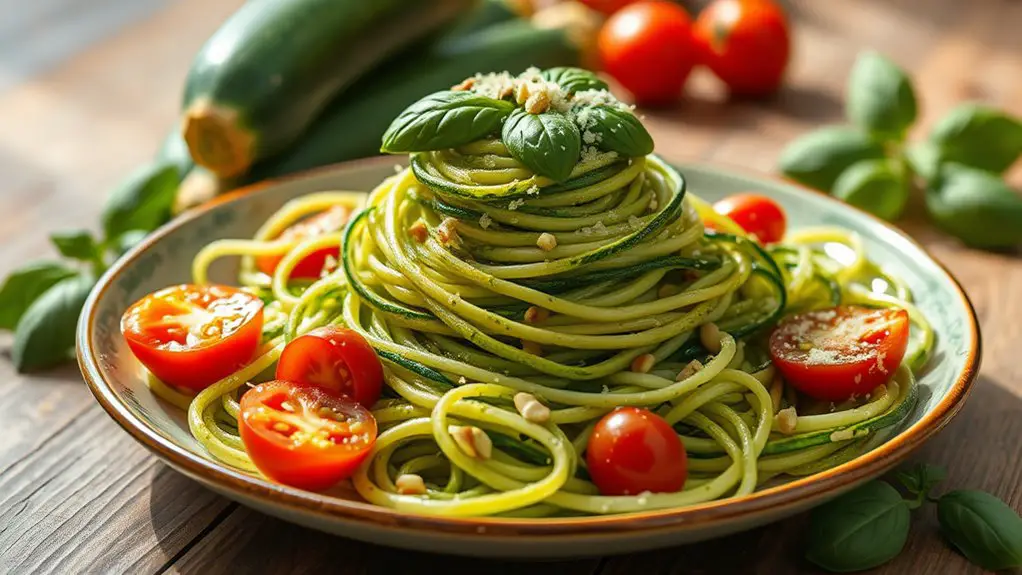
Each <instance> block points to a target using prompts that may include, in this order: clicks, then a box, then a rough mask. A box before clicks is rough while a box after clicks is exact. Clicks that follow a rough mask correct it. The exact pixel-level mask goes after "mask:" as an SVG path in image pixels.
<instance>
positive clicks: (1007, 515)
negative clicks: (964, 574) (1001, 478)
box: [937, 489, 1022, 571]
mask: <svg viewBox="0 0 1022 575" xmlns="http://www.w3.org/2000/svg"><path fill="white" fill-rule="evenodd" d="M937 520H938V521H940V530H941V532H942V533H943V534H944V536H945V537H947V539H948V541H950V542H951V544H952V545H954V546H955V547H956V548H957V549H958V550H959V551H961V552H962V555H965V557H966V558H967V559H968V560H969V561H972V562H973V563H975V564H977V565H979V566H980V567H983V568H984V569H989V570H991V571H999V570H1001V569H1012V568H1015V567H1020V566H1022V517H1019V515H1018V513H1017V512H1015V510H1014V509H1012V508H1011V507H1008V505H1006V504H1005V503H1004V502H1003V501H1001V500H1000V499H998V498H996V497H994V496H993V495H990V494H989V493H985V492H983V491H975V490H971V489H960V490H956V491H951V492H949V493H946V494H944V496H943V497H941V498H940V500H939V501H938V502H937Z"/></svg>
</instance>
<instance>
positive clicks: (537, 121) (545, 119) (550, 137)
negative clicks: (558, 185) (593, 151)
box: [501, 108, 582, 182]
mask: <svg viewBox="0 0 1022 575" xmlns="http://www.w3.org/2000/svg"><path fill="white" fill-rule="evenodd" d="M501 137H502V139H503V140H504V145H505V146H507V151H508V152H509V153H510V154H511V156H512V157H513V158H515V159H516V160H518V161H519V162H521V163H523V164H525V165H526V166H527V167H528V168H529V169H530V170H532V171H533V172H535V173H537V174H539V175H541V176H546V177H548V178H550V179H551V180H554V181H555V182H563V181H564V180H567V179H568V177H569V176H571V171H572V169H574V167H575V164H576V163H578V158H579V154H581V152H582V136H581V135H580V134H579V131H578V127H577V126H575V123H574V122H572V121H571V120H569V119H568V117H567V116H565V115H564V114H560V113H558V112H544V113H542V114H530V113H528V112H526V111H525V110H523V109H521V108H518V109H516V110H515V111H514V112H512V113H511V116H510V117H508V119H507V121H506V122H504V131H503V134H502V136H501Z"/></svg>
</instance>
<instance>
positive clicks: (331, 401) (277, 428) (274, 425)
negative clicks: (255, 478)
mask: <svg viewBox="0 0 1022 575" xmlns="http://www.w3.org/2000/svg"><path fill="white" fill-rule="evenodd" d="M238 432H239V434H240V435H241V441H242V443H244V444H245V452H246V453H248V456H249V457H251V458H252V463H254V464H255V466H256V467H257V468H258V469H259V471H261V472H262V473H263V475H265V476H266V477H269V478H270V479H272V480H274V481H277V482H279V483H284V484H286V485H290V486H292V487H298V488H300V489H308V490H310V491H320V490H323V489H326V488H328V487H330V486H331V485H333V484H335V483H337V482H338V481H340V480H342V479H347V478H348V477H351V474H352V473H353V472H354V471H355V469H356V468H357V467H358V466H359V464H360V463H362V461H363V460H364V459H365V458H366V456H368V455H369V452H370V451H371V450H372V447H373V444H375V443H376V420H375V419H374V418H373V414H371V413H369V411H368V410H367V409H366V408H364V407H362V406H361V405H359V404H357V403H355V402H354V401H352V400H351V399H348V398H347V397H344V396H342V395H338V394H336V393H334V392H332V391H329V390H327V389H323V388H321V387H316V386H314V385H304V384H300V383H294V382H289V381H271V382H268V383H262V384H259V385H257V386H255V387H253V388H252V389H250V390H249V391H248V392H246V393H245V395H243V396H242V397H241V412H240V414H239V417H238Z"/></svg>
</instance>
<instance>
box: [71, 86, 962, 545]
mask: <svg viewBox="0 0 1022 575" xmlns="http://www.w3.org/2000/svg"><path fill="white" fill-rule="evenodd" d="M381 150H382V151H383V152H384V153H387V154H390V155H391V156H389V157H385V158H380V159H372V160H365V161H358V162H353V163H348V164H341V165H337V166H335V167H329V168H325V169H320V170H317V171H313V172H310V173H306V174H301V175H298V176H294V177H290V178H285V179H282V180H277V181H270V182H265V183H262V184H259V185H258V186H256V187H254V188H252V189H246V190H240V191H238V192H235V193H232V194H231V195H229V196H226V197H225V198H224V199H223V200H221V201H217V202H214V203H213V204H211V205H208V206H205V207H203V208H199V209H196V210H193V211H191V212H188V213H186V214H185V215H183V216H182V217H180V218H178V219H177V220H175V221H174V222H172V223H171V224H169V225H168V226H166V227H164V228H163V229H161V230H159V231H157V232H156V233H155V234H153V235H152V236H150V237H149V238H148V239H147V240H145V241H144V242H142V244H141V245H139V246H138V247H136V248H135V249H134V250H132V251H131V252H130V253H128V254H127V255H126V256H125V257H123V258H122V259H121V260H120V261H119V262H117V263H116V264H115V265H114V266H113V267H112V268H111V270H110V271H109V272H108V273H107V274H106V275H105V276H104V277H103V278H102V279H101V281H100V282H99V285H98V286H97V288H96V289H95V290H94V292H93V293H92V295H91V296H90V298H89V300H88V302H87V303H86V306H85V309H84V311H83V315H82V321H81V322H80V324H79V334H78V352H79V363H80V365H81V367H82V371H83V374H84V375H85V378H86V381H87V382H88V383H89V385H90V387H91V388H92V390H93V392H94V394H95V395H96V397H97V399H98V400H99V402H100V403H101V404H102V405H103V407H104V408H105V409H106V410H107V411H108V412H109V413H110V415H111V416H112V417H113V418H114V419H115V420H116V421H117V422H118V423H119V424H120V425H121V426H122V427H124V428H125V429H126V430H127V431H128V432H129V433H130V434H131V435H132V436H134V437H135V438H136V439H137V440H139V441H140V442H141V443H142V444H143V445H145V446H146V447H147V448H148V449H150V450H152V451H153V452H154V453H155V454H156V455H157V456H159V457H160V458H161V459H163V460H164V461H165V462H166V463H168V464H169V465H170V466H172V467H174V468H175V469H177V470H179V471H181V472H183V473H185V474H186V475H188V476H190V477H192V478H194V479H196V480H198V481H200V482H202V483H203V484H205V485H206V486H208V487H210V488H211V489H213V490H215V491H218V492H220V493H222V494H224V495H226V496H228V497H231V498H233V499H236V500H238V501H240V502H242V503H244V504H246V505H250V506H252V507H255V508H257V509H260V510H262V511H264V512H267V513H270V514H274V515H277V516H280V517H283V518H285V519H288V520H290V521H294V522H297V523H301V524H304V525H308V526H311V527H314V528H317V529H321V530H325V531H329V532H333V533H337V534H340V535H344V536H348V537H354V538H357V539H363V540H367V541H373V542H377V543H381V544H386V545H394V546H401V547H408V548H414V549H424V550H432V551H442V552H450V553H460V554H472V555H487V556H511V555H516V556H534V557H553V556H571V555H592V554H594V553H600V554H606V553H616V552H625V551H634V550H639V549H646V548H652V547H661V546H666V545H672V544H680V543H686V542H693V541H698V540H703V539H707V538H711V537H716V536H720V535H723V534H727V533H731V532H735V531H740V530H744V529H748V528H751V527H754V526H757V525H761V524H764V523H767V522H770V521H775V520H777V519H780V518H782V517H785V516H788V515H791V514H794V513H797V512H799V511H803V510H805V509H808V508H809V507H811V506H813V505H815V504H818V503H820V502H822V501H824V500H826V499H827V498H830V497H834V496H836V495H838V494H840V493H842V492H843V491H845V490H848V489H850V488H852V487H854V486H855V485H858V484H859V483H861V482H862V481H865V480H867V479H869V478H872V477H875V476H877V475H879V474H881V473H883V472H885V471H887V470H889V469H890V468H892V467H893V466H894V465H896V464H897V463H898V462H900V461H901V460H902V459H904V458H905V457H906V456H907V455H908V454H909V453H911V452H912V451H913V450H914V449H915V448H917V447H918V446H919V445H921V443H922V442H923V441H925V440H926V439H927V438H929V437H930V436H931V435H932V434H933V433H935V432H936V431H937V430H939V429H940V428H941V427H942V426H943V425H944V424H945V423H946V422H947V421H948V420H949V419H950V418H951V417H952V416H953V415H954V414H955V413H956V412H957V411H958V409H960V407H961V405H962V402H963V401H964V399H965V397H966V395H967V393H968V390H969V387H970V386H971V384H972V381H973V379H974V377H975V374H976V371H977V369H978V364H979V357H980V355H979V331H978V327H977V323H976V319H975V314H974V312H973V310H972V307H971V304H970V303H969V301H968V299H967V297H966V296H965V294H964V293H963V292H962V290H961V288H960V287H959V285H958V283H957V282H956V281H955V280H954V278H952V277H951V276H950V275H949V274H948V273H947V272H946V271H945V270H944V269H943V268H942V267H941V266H940V265H939V264H937V263H936V262H934V261H933V260H932V259H931V258H930V257H929V256H928V255H927V254H926V253H925V252H924V251H923V250H922V249H921V248H920V247H919V246H918V245H917V244H915V243H914V242H913V241H912V240H910V239H909V238H907V237H906V236H904V235H903V234H901V233H900V232H898V231H896V230H894V229H893V228H890V227H888V226H887V225H885V224H883V223H882V222H880V221H879V220H876V219H874V218H872V217H871V216H869V215H866V214H864V213H862V212H858V211H856V210H854V209H853V208H849V207H847V206H845V205H843V204H841V203H840V202H837V201H835V200H833V199H831V198H828V197H826V196H823V195H820V194H816V193H813V192H810V191H808V190H804V189H801V188H798V187H797V186H794V185H791V184H788V183H785V182H781V181H776V180H772V179H770V178H766V177H760V176H756V175H751V174H747V173H744V172H742V171H741V170H736V169H733V168H727V167H718V166H707V165H700V164H677V165H672V164H670V163H668V162H666V161H664V160H663V159H662V158H661V156H660V155H659V154H658V153H657V151H656V150H654V142H653V139H652V138H651V137H650V135H649V133H648V132H647V131H646V129H645V128H644V127H643V126H642V123H641V122H640V120H639V119H638V117H637V116H636V115H635V113H634V111H633V110H632V108H631V107H630V106H627V105H625V104H623V103H621V102H619V101H618V100H617V99H616V98H614V96H613V95H612V94H611V93H610V92H609V91H608V90H607V86H606V85H605V84H604V83H603V82H602V81H601V80H600V79H599V78H598V77H596V76H595V75H593V74H592V73H590V72H587V71H584V70H580V69H575V68H554V69H549V70H538V69H529V70H526V71H525V72H523V73H522V74H518V75H511V74H508V73H490V74H477V75H475V76H473V77H471V78H468V79H466V80H465V82H463V83H461V84H459V85H457V86H454V87H452V88H451V89H450V90H445V91H441V92H437V93H434V94H431V95H429V96H426V97H425V98H422V99H421V100H419V101H418V102H416V103H414V104H412V105H411V106H409V107H408V108H407V109H406V110H405V111H404V112H403V113H402V114H400V115H399V116H398V117H397V118H395V120H394V122H393V124H392V125H391V126H390V129H389V130H388V131H387V132H386V134H385V135H384V136H383V139H382V142H381Z"/></svg>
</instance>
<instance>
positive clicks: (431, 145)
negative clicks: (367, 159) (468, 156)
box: [380, 91, 515, 154]
mask: <svg viewBox="0 0 1022 575" xmlns="http://www.w3.org/2000/svg"><path fill="white" fill-rule="evenodd" d="M514 108H515V105H514V104H513V103H511V102H508V101H505V100H495V99H493V98H487V97H486V96H480V95H479V94H476V93H475V92H469V91H463V92H452V91H443V92H435V93H433V94H430V95H428V96H426V97H424V98H422V99H421V100H419V101H418V102H416V103H414V104H412V105H411V106H409V107H408V108H406V109H405V111H404V112H401V113H400V114H399V115H398V117H397V118H395V119H394V121H393V122H392V123H391V124H390V127H389V128H387V131H386V133H384V134H383V145H382V147H380V151H381V152H386V153H389V154H396V153H403V152H423V151H428V150H442V149H444V148H453V147H456V146H461V145H464V144H468V143H471V142H474V141H476V140H478V139H480V138H482V137H484V136H488V135H490V134H492V133H494V132H497V131H498V130H500V125H501V123H502V122H503V121H504V119H505V118H507V116H508V114H510V113H511V110H513V109H514Z"/></svg>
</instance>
